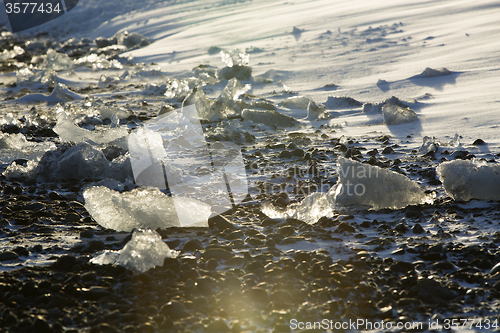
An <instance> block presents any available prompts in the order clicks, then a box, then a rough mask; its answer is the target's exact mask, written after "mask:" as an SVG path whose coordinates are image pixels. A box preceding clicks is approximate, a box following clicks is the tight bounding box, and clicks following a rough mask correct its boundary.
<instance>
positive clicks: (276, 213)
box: [262, 193, 335, 224]
mask: <svg viewBox="0 0 500 333" xmlns="http://www.w3.org/2000/svg"><path fill="white" fill-rule="evenodd" d="M332 199H333V198H332V196H328V195H326V194H325V193H312V194H309V195H308V196H307V197H305V198H304V200H302V202H300V203H296V204H291V205H289V206H287V207H286V208H278V207H275V206H274V205H272V204H271V203H270V202H265V203H264V204H263V205H262V212H263V213H264V214H266V215H267V216H269V217H270V218H285V219H286V218H294V219H298V220H301V221H304V222H307V223H311V224H312V223H316V222H317V221H318V220H319V219H320V218H321V217H323V216H327V217H331V216H333V212H334V211H333V208H334V205H335V202H334V201H333V200H332Z"/></svg>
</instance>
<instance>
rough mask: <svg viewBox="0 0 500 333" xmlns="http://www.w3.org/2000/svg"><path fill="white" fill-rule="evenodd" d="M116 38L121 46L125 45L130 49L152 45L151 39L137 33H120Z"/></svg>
mask: <svg viewBox="0 0 500 333" xmlns="http://www.w3.org/2000/svg"><path fill="white" fill-rule="evenodd" d="M115 38H116V40H117V42H118V44H119V45H124V46H126V47H127V48H128V49H131V48H135V47H143V46H147V45H149V44H151V41H150V40H149V38H147V37H144V36H143V35H141V34H139V33H137V32H132V33H129V32H128V31H124V32H120V33H117V34H116V35H115Z"/></svg>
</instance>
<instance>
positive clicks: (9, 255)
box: [0, 251, 19, 262]
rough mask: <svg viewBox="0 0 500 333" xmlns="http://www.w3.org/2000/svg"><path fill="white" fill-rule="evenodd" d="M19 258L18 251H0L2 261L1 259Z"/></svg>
mask: <svg viewBox="0 0 500 333" xmlns="http://www.w3.org/2000/svg"><path fill="white" fill-rule="evenodd" d="M17 259H19V256H18V255H17V253H15V252H13V251H4V252H2V253H0V262H1V261H9V260H17Z"/></svg>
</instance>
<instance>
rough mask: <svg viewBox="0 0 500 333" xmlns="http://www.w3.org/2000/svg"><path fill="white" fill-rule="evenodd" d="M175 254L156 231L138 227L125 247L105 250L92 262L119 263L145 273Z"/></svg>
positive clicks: (99, 263)
mask: <svg viewBox="0 0 500 333" xmlns="http://www.w3.org/2000/svg"><path fill="white" fill-rule="evenodd" d="M175 256H176V253H175V251H171V250H170V248H169V247H168V245H167V244H166V243H164V242H163V241H162V240H161V236H160V235H159V234H158V233H157V232H156V231H153V230H142V229H136V230H134V232H133V233H132V238H131V239H130V241H129V242H128V243H127V244H126V245H125V247H124V248H123V249H121V250H120V251H109V250H108V251H105V252H103V253H102V254H101V255H99V256H97V257H95V258H93V259H91V260H90V262H92V263H93V264H98V265H114V264H118V265H121V266H125V267H127V268H128V269H132V270H136V271H139V272H141V273H144V272H146V271H148V270H150V269H151V268H153V267H155V266H163V260H164V259H165V258H172V257H175Z"/></svg>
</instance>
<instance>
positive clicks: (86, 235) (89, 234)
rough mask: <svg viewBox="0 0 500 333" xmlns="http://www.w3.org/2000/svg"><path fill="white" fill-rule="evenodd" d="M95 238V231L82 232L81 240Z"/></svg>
mask: <svg viewBox="0 0 500 333" xmlns="http://www.w3.org/2000/svg"><path fill="white" fill-rule="evenodd" d="M92 237H94V231H93V230H83V231H82V232H80V238H92Z"/></svg>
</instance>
